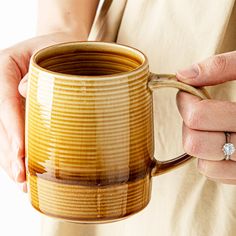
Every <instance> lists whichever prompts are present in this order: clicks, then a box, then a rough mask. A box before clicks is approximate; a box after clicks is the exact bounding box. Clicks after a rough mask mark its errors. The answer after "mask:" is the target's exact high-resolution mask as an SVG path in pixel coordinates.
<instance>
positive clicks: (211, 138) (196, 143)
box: [183, 124, 236, 161]
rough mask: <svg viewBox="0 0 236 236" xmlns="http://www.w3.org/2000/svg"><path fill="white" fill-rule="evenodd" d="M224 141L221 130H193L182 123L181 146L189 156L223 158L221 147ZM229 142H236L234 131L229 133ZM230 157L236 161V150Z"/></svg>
mask: <svg viewBox="0 0 236 236" xmlns="http://www.w3.org/2000/svg"><path fill="white" fill-rule="evenodd" d="M225 142H226V137H225V134H224V133H223V132H207V131H199V130H193V129H190V128H188V127H187V126H186V125H185V124H183V147H184V150H185V152H186V153H188V154H189V155H191V156H194V157H197V158H200V159H205V160H212V161H220V160H223V159H225V156H224V153H223V150H222V148H223V146H224V144H225ZM230 142H231V143H235V144H236V133H232V134H231V136H230ZM230 158H231V160H234V161H236V152H235V153H233V154H232V155H231V156H230Z"/></svg>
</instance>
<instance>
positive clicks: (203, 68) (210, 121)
mask: <svg viewBox="0 0 236 236" xmlns="http://www.w3.org/2000/svg"><path fill="white" fill-rule="evenodd" d="M177 78H178V79H179V80H180V81H183V82H184V83H186V84H190V85H193V86H208V85H217V84H220V83H223V82H227V81H231V80H236V51H234V52H229V53H224V54H220V55H216V56H213V57H210V58H208V59H206V60H205V61H202V62H200V63H197V64H194V65H193V66H191V67H190V68H188V69H186V70H182V71H179V72H178V73H177ZM235 93H236V91H235ZM177 104H178V108H179V111H180V114H181V116H182V118H183V120H184V124H183V146H184V149H185V151H186V152H187V153H188V154H190V155H192V156H195V157H197V158H199V159H198V169H199V171H200V172H201V173H202V174H203V175H205V176H206V177H208V178H209V179H212V180H214V181H218V182H221V183H226V184H235V185H236V151H235V153H234V154H232V155H231V160H228V161H226V160H224V158H225V156H224V153H223V151H222V147H223V145H224V144H225V142H226V138H225V133H224V132H225V131H228V132H230V133H231V138H230V142H231V143H233V144H234V145H235V147H236V103H235V102H228V101H218V100H213V99H212V100H200V99H199V98H197V97H195V96H193V95H190V94H188V93H185V92H179V93H178V95H177Z"/></svg>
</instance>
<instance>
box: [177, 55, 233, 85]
mask: <svg viewBox="0 0 236 236" xmlns="http://www.w3.org/2000/svg"><path fill="white" fill-rule="evenodd" d="M176 77H177V78H178V79H179V80H180V81H183V82H184V83H187V84H191V85H193V86H207V85H216V84H221V83H224V82H226V81H231V80H236V51H233V52H228V53H224V54H218V55H216V56H212V57H210V58H208V59H206V60H204V61H202V62H199V63H196V64H194V65H192V66H190V67H189V68H186V69H184V70H180V71H178V72H177V74H176Z"/></svg>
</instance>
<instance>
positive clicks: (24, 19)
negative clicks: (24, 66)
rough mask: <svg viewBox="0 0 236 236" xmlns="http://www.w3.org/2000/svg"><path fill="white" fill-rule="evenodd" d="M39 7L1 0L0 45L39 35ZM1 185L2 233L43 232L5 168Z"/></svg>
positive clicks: (34, 235) (29, 1)
mask: <svg viewBox="0 0 236 236" xmlns="http://www.w3.org/2000/svg"><path fill="white" fill-rule="evenodd" d="M36 9H37V0H24V1H17V0H7V1H1V2H0V35H1V37H0V49H3V48H5V47H9V46H11V45H13V44H15V43H17V42H19V41H22V40H24V39H27V38H30V37H33V36H34V35H35V31H36V30H35V29H36V17H37V16H36ZM0 68H1V65H0ZM0 188H1V190H0V235H1V236H40V214H39V213H38V212H36V211H35V210H34V209H33V208H32V207H31V205H30V203H29V200H28V196H27V194H24V193H22V192H21V191H20V190H19V189H18V187H17V186H16V184H15V183H13V181H11V180H10V179H9V178H8V176H7V175H6V174H5V173H4V172H3V171H2V169H0Z"/></svg>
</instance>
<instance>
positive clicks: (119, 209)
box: [28, 175, 151, 223]
mask: <svg viewBox="0 0 236 236" xmlns="http://www.w3.org/2000/svg"><path fill="white" fill-rule="evenodd" d="M28 182H29V194H30V200H31V204H32V205H33V207H34V208H35V209H36V210H37V211H39V212H41V213H42V214H44V215H47V216H49V217H52V218H54V219H57V220H63V221H68V222H73V223H109V222H115V221H119V220H123V219H126V218H128V217H129V216H131V215H133V214H135V213H137V212H139V211H141V210H142V209H144V208H145V207H146V206H147V204H148V202H149V200H150V192H151V179H150V175H146V176H145V177H143V178H141V179H136V180H134V181H130V182H126V183H120V184H116V185H107V186H92V187H91V186H79V185H71V184H65V183H57V182H53V181H50V180H46V179H43V178H40V177H37V176H33V175H28Z"/></svg>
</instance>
